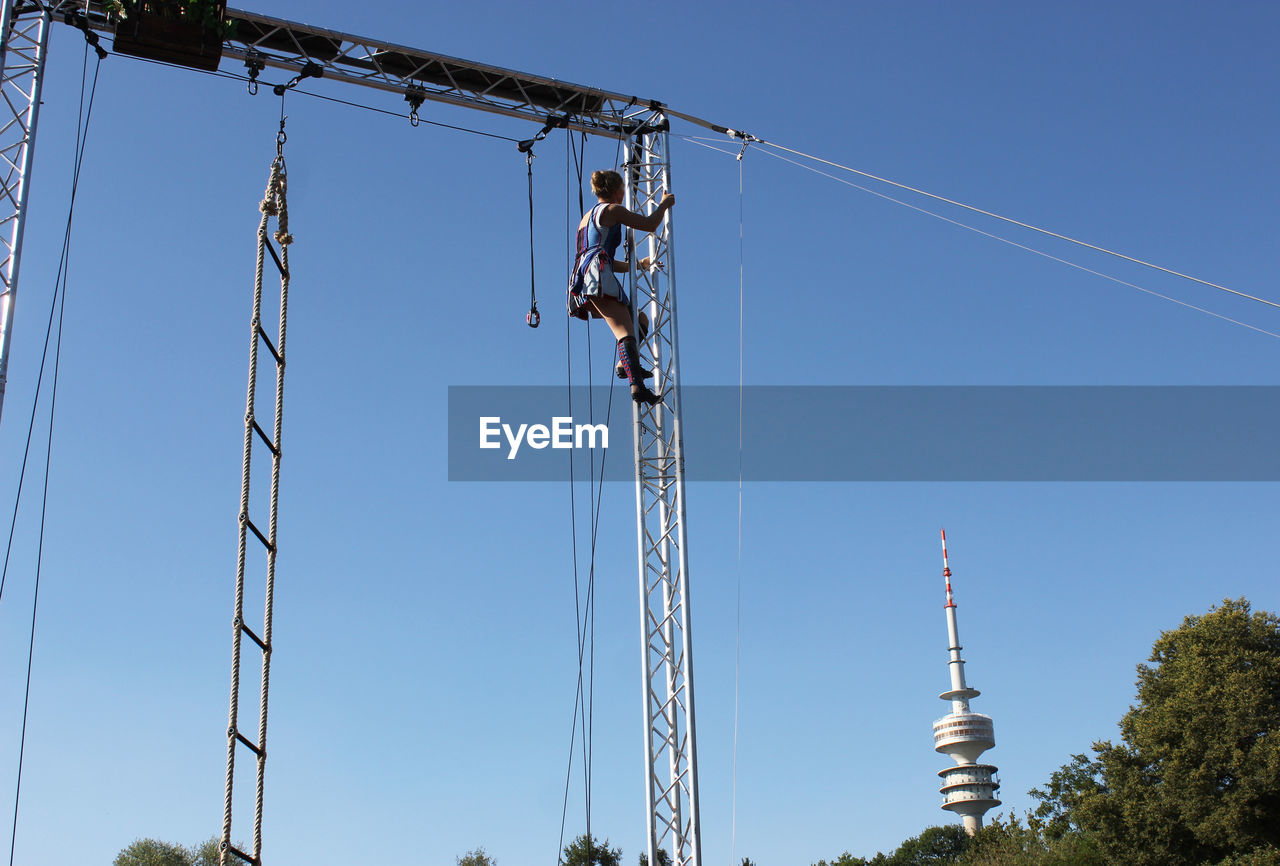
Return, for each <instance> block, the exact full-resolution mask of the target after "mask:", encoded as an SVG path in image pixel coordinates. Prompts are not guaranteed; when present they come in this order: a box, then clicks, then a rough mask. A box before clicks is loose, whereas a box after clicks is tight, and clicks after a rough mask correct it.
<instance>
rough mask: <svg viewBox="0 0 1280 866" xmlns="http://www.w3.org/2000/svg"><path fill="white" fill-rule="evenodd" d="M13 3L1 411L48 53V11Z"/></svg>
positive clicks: (2, 211)
mask: <svg viewBox="0 0 1280 866" xmlns="http://www.w3.org/2000/svg"><path fill="white" fill-rule="evenodd" d="M14 2H15V0H4V5H3V8H2V11H0V15H3V16H4V17H3V19H2V20H0V26H3V37H0V52H2V53H0V96H2V97H3V98H0V244H3V249H2V250H0V254H2V255H3V261H2V262H0V284H2V285H0V413H3V412H4V392H5V384H6V382H7V381H8V378H9V346H10V343H11V342H12V339H13V310H14V301H15V300H17V297H18V269H19V266H20V265H21V264H22V234H23V232H24V231H25V230H26V224H27V198H28V196H29V194H30V190H31V160H32V158H33V157H34V155H35V141H36V122H37V121H38V120H39V117H40V91H41V88H42V86H43V84H44V62H45V56H46V55H47V54H48V50H49V22H50V19H51V17H52V15H51V13H50V12H49V10H48V9H44V8H42V9H40V11H39V14H37V15H34V16H28V17H19V16H18V15H17V14H15V9H14Z"/></svg>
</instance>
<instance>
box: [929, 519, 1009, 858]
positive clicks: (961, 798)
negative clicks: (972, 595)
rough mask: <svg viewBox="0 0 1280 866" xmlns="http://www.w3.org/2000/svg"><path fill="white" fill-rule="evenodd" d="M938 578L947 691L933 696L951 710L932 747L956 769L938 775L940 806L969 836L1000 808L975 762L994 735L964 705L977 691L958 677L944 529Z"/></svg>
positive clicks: (991, 775)
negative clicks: (943, 591)
mask: <svg viewBox="0 0 1280 866" xmlns="http://www.w3.org/2000/svg"><path fill="white" fill-rule="evenodd" d="M942 576H943V579H944V580H945V581H946V588H947V604H946V608H945V609H946V612H947V638H948V640H949V646H948V653H949V659H948V661H947V670H948V673H949V674H950V677H951V688H950V689H948V690H947V691H945V692H943V693H942V694H940V695H938V697H939V698H941V699H942V700H944V701H950V702H951V712H950V713H948V714H947V715H945V716H943V717H942V718H940V719H938V720H937V721H936V722H934V723H933V747H934V750H935V751H938V752H942V753H943V754H945V755H947V756H949V757H950V758H951V759H952V760H953V761H955V762H956V766H954V767H949V768H947V769H945V770H940V771H939V772H938V775H939V776H941V777H942V787H941V788H940V791H941V793H942V797H943V802H942V808H943V809H946V810H948V811H950V812H955V813H956V814H957V815H960V816H961V818H962V819H963V821H964V828H965V830H966V831H968V833H969V834H970V835H972V834H974V833H976V832H978V830H980V829H982V816H983V815H984V814H986V813H987V811H988V810H989V809H992V808H994V807H995V806H999V805H1000V801H999V800H997V799H996V791H997V790H999V788H1000V782H999V779H998V778H997V776H996V771H997V770H996V767H995V766H993V765H991V764H980V763H978V759H979V758H981V757H982V753H983V752H985V751H987V750H988V749H990V748H992V747H994V746H995V744H996V735H995V725H994V724H993V722H992V721H991V717H990V716H984V715H983V714H982V713H975V712H973V711H971V710H970V709H969V701H970V700H972V699H973V698H976V697H978V695H979V694H981V692H979V691H978V690H977V689H973V688H970V687H969V685H968V683H967V682H966V681H965V677H964V659H963V658H962V657H961V655H960V650H961V649H962V647H961V646H960V626H959V624H958V623H957V621H956V602H955V596H954V594H953V593H952V591H951V567H950V565H949V564H948V562H947V533H946V530H943V531H942Z"/></svg>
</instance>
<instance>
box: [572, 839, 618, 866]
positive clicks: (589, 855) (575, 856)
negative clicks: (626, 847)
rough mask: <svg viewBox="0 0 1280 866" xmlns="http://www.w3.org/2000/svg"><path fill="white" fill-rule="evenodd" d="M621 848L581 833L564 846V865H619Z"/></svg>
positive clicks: (606, 840)
mask: <svg viewBox="0 0 1280 866" xmlns="http://www.w3.org/2000/svg"><path fill="white" fill-rule="evenodd" d="M621 864H622V849H621V848H610V847H609V840H608V839H605V840H604V841H603V842H601V841H600V840H599V839H596V838H595V837H594V836H588V835H587V834H586V833H583V834H582V835H581V836H579V837H578V838H577V839H574V840H573V841H572V842H570V843H569V844H568V845H566V846H564V866H621Z"/></svg>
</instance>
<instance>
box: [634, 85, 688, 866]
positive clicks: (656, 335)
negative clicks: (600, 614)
mask: <svg viewBox="0 0 1280 866" xmlns="http://www.w3.org/2000/svg"><path fill="white" fill-rule="evenodd" d="M639 124H640V125H639V126H638V127H637V129H635V130H633V136H634V137H633V139H632V140H631V142H630V144H629V146H628V151H627V153H628V156H627V165H626V176H627V207H629V208H630V209H631V210H633V211H636V212H638V213H652V212H653V210H654V209H655V208H656V207H657V205H658V202H659V201H660V200H661V198H662V193H663V192H664V191H667V190H671V189H672V187H671V165H670V157H669V151H668V147H669V141H668V136H667V120H666V118H665V117H664V116H663V115H662V113H661V112H660V111H659V110H657V109H653V110H651V111H649V112H646V113H645V114H644V115H643V116H642V117H641V118H640V119H639ZM634 237H635V235H634V232H631V233H629V234H628V241H629V243H628V247H629V251H628V256H629V259H630V261H631V275H632V277H631V288H632V298H633V300H634V302H635V309H636V310H640V309H644V310H645V311H646V312H647V313H648V316H649V322H650V329H649V337H648V339H647V340H646V341H645V343H644V344H642V345H641V346H640V352H641V359H642V362H646V361H647V362H651V363H652V365H653V369H654V389H655V390H656V391H658V392H660V393H661V394H662V395H663V402H662V403H659V404H658V405H656V406H653V407H648V406H640V405H637V404H633V408H632V423H633V426H634V434H635V449H636V452H635V459H636V509H637V519H636V524H637V526H636V531H637V537H638V541H639V560H640V561H639V566H640V568H639V571H640V609H641V614H640V615H641V629H642V640H643V647H642V653H643V670H644V695H645V698H644V705H645V706H644V714H645V715H644V723H645V795H646V805H647V809H648V815H649V819H648V820H649V826H648V833H647V836H648V839H647V847H648V857H649V862H650V863H658V862H660V860H659V859H658V858H659V855H658V853H657V852H658V850H659V849H664V848H665V849H667V851H668V852H669V853H670V855H671V862H672V864H674V866H700V864H701V861H702V848H701V841H700V836H699V814H698V750H697V739H696V736H695V724H694V705H693V648H692V635H691V632H690V613H689V561H688V548H687V544H686V541H687V536H686V533H685V476H684V440H683V432H682V429H681V394H680V353H679V348H678V342H677V339H676V291H675V254H674V245H673V237H674V225H673V220H672V213H671V212H668V214H667V217H666V219H665V220H664V221H663V225H662V227H661V228H660V229H659V230H658V231H656V232H654V233H652V234H651V235H648V236H647V239H644V238H642V239H641V240H642V242H643V243H645V244H647V249H646V250H645V253H644V254H645V255H648V257H649V258H650V260H652V261H654V262H661V263H662V268H661V269H655V270H652V271H649V272H647V273H641V272H639V270H638V268H637V266H636V262H637V260H638V259H639V258H640V257H641V255H640V254H639V252H638V251H637V250H636V248H635V246H636V245H635V243H634Z"/></svg>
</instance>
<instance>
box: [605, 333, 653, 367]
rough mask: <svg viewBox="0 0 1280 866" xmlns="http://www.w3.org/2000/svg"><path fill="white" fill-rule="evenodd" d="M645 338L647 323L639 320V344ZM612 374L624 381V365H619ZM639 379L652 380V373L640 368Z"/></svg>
mask: <svg viewBox="0 0 1280 866" xmlns="http://www.w3.org/2000/svg"><path fill="white" fill-rule="evenodd" d="M647 336H649V323H648V322H646V321H645V320H644V319H641V320H640V342H641V343H643V342H644V338H645V337H647ZM614 373H615V374H616V375H617V377H618V378H619V379H625V378H627V368H626V367H625V366H624V365H622V364H619V365H618V367H617V369H615V370H614ZM640 378H641V379H652V378H653V371H652V370H645V369H643V368H642V369H641V370H640Z"/></svg>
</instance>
